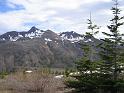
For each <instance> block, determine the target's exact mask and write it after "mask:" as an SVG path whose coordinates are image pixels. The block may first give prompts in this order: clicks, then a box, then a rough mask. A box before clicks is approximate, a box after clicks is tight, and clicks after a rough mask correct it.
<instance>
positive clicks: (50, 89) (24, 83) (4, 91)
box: [0, 70, 65, 93]
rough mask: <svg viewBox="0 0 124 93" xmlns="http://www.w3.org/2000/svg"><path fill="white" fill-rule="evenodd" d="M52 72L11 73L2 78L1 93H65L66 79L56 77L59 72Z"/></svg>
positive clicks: (0, 82)
mask: <svg viewBox="0 0 124 93" xmlns="http://www.w3.org/2000/svg"><path fill="white" fill-rule="evenodd" d="M51 73H53V72H49V70H40V71H33V72H32V73H26V72H24V71H17V72H14V73H11V74H9V75H6V76H5V77H4V78H3V79H0V93H64V91H65V85H64V83H63V81H64V79H63V78H61V79H60V78H55V77H54V76H56V75H57V74H55V73H57V72H55V73H54V74H51ZM59 73H60V72H59Z"/></svg>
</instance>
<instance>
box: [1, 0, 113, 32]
mask: <svg viewBox="0 0 124 93" xmlns="http://www.w3.org/2000/svg"><path fill="white" fill-rule="evenodd" d="M111 1H112V0H7V5H8V6H9V7H11V8H13V9H15V8H16V7H17V5H19V6H21V7H23V9H22V10H14V11H9V12H6V13H0V20H1V21H0V29H4V30H5V31H7V30H27V29H29V26H27V25H25V24H26V23H34V24H35V23H36V25H37V26H38V27H40V26H41V27H43V28H45V29H53V30H54V31H56V30H58V28H59V31H70V30H74V31H77V32H79V33H84V32H85V31H87V24H86V19H87V15H86V14H87V13H86V11H82V10H88V9H86V7H84V6H92V5H94V4H99V3H104V2H105V3H110V2H111ZM110 7H111V6H110ZM61 10H62V11H64V12H61ZM80 10H81V12H78V11H80ZM72 11H73V13H72ZM87 12H90V10H89V11H87ZM96 12H97V13H98V15H106V16H110V14H111V12H110V10H106V9H102V10H100V12H99V11H98V10H95V13H96ZM66 13H68V14H66ZM75 13H80V14H78V16H73V15H76V14H75ZM98 15H97V14H96V18H97V17H98ZM72 16H73V17H72ZM79 17H83V19H84V20H80V18H79ZM75 19H76V20H75ZM97 19H98V18H97ZM103 21H104V19H101V21H99V22H98V23H100V24H103ZM37 22H38V23H37ZM43 24H44V25H43ZM41 29H42V28H41Z"/></svg>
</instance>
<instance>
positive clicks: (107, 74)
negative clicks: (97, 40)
mask: <svg viewBox="0 0 124 93" xmlns="http://www.w3.org/2000/svg"><path fill="white" fill-rule="evenodd" d="M113 1H114V2H115V4H114V5H115V6H114V7H112V9H111V10H112V12H113V16H114V17H113V18H112V19H111V20H110V22H111V24H110V25H109V26H107V27H108V29H109V30H110V32H109V33H107V32H102V33H103V34H104V35H105V36H106V38H105V39H101V40H102V41H103V43H102V45H101V50H102V51H101V52H100V56H101V59H102V60H103V65H102V67H101V73H103V74H102V77H103V79H104V81H103V82H102V84H101V86H104V87H103V88H104V89H108V91H111V93H117V90H116V87H115V86H116V85H117V83H118V82H119V80H120V79H121V78H120V74H121V72H122V70H124V69H123V68H124V60H123V59H122V58H123V57H124V55H123V53H124V50H123V49H122V48H121V45H122V44H123V39H122V36H123V34H120V32H119V27H120V26H122V25H123V24H124V22H121V21H122V19H124V17H120V16H119V15H120V12H121V10H120V9H119V8H118V5H119V4H118V0H113ZM123 88H124V87H123Z"/></svg>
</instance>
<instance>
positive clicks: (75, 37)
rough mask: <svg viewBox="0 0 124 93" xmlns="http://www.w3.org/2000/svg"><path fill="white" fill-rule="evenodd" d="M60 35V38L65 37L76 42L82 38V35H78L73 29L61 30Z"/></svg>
mask: <svg viewBox="0 0 124 93" xmlns="http://www.w3.org/2000/svg"><path fill="white" fill-rule="evenodd" d="M60 37H62V39H66V40H69V41H72V42H78V41H80V40H83V39H84V36H83V35H80V34H78V33H76V32H74V31H70V32H68V31H67V32H62V33H60Z"/></svg>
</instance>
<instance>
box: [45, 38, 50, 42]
mask: <svg viewBox="0 0 124 93" xmlns="http://www.w3.org/2000/svg"><path fill="white" fill-rule="evenodd" d="M44 40H45V41H49V42H50V41H52V40H51V39H49V38H44Z"/></svg>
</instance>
